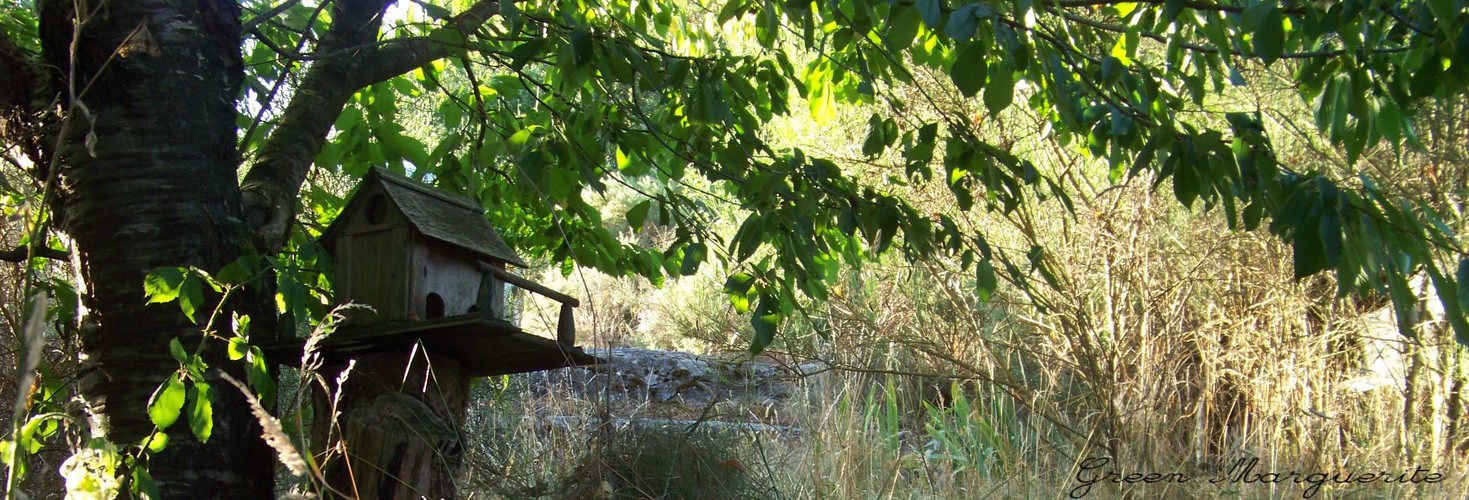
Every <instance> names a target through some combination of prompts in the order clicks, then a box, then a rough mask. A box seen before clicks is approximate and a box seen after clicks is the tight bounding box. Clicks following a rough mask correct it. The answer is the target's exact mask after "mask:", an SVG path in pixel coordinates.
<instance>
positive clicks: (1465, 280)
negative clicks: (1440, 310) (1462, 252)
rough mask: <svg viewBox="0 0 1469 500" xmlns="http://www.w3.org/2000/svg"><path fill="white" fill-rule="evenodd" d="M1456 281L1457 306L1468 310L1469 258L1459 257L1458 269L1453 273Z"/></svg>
mask: <svg viewBox="0 0 1469 500" xmlns="http://www.w3.org/2000/svg"><path fill="white" fill-rule="evenodd" d="M1454 280H1455V281H1458V287H1457V288H1458V290H1459V308H1460V309H1462V310H1464V311H1469V259H1459V269H1458V271H1456V272H1455V273H1454Z"/></svg>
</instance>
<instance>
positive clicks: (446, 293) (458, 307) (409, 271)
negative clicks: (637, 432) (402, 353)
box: [278, 168, 597, 376]
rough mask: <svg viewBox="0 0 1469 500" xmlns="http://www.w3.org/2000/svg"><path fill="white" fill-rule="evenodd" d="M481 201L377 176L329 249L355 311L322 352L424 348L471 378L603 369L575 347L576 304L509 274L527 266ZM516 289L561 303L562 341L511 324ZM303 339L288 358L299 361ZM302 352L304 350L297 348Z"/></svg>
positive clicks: (328, 240) (324, 238) (357, 196)
mask: <svg viewBox="0 0 1469 500" xmlns="http://www.w3.org/2000/svg"><path fill="white" fill-rule="evenodd" d="M484 214H485V210H484V209H483V208H481V207H480V206H479V205H478V204H477V203H475V202H474V201H472V200H470V199H468V198H464V197H462V196H457V195H454V194H451V193H448V192H445V191H443V190H440V189H436V188H433V187H431V186H429V185H426V184H423V183H421V182H418V181H415V180H413V179H409V178H407V177H403V176H400V175H397V174H394V173H391V172H387V171H384V170H382V169H379V168H373V169H372V170H371V171H370V172H369V173H368V174H367V177H366V178H364V179H363V180H362V183H361V184H359V185H358V187H357V189H356V190H355V191H354V192H353V194H352V195H351V197H350V199H349V200H348V202H347V205H346V207H345V208H343V209H342V212H341V214H340V215H338V216H337V218H336V220H335V221H333V222H332V224H331V226H329V227H328V228H327V230H326V231H325V232H323V233H322V235H321V239H320V242H321V244H322V246H323V247H324V248H325V249H326V250H327V252H328V253H329V254H331V256H332V257H333V258H334V259H335V260H336V275H335V280H334V285H335V286H334V288H335V292H336V300H337V302H339V303H349V302H350V303H355V304H362V305H366V306H369V307H370V308H371V309H370V310H367V309H362V310H357V311H353V312H352V313H351V314H350V315H349V317H348V320H347V322H346V324H345V325H344V326H343V327H341V328H339V331H338V332H337V333H336V334H333V335H332V336H331V337H330V338H329V340H328V341H327V343H325V344H323V345H322V346H321V349H322V350H323V351H324V352H327V353H328V354H329V355H332V356H336V357H346V356H350V355H351V353H354V352H363V351H381V350H388V349H394V348H401V347H404V346H408V345H411V344H413V343H415V342H420V341H421V342H423V343H424V345H425V346H426V348H428V349H434V350H436V351H438V352H439V353H444V354H446V355H450V356H452V357H454V358H456V359H458V360H459V361H460V362H461V363H462V364H464V366H465V368H466V370H467V371H468V372H469V373H470V374H471V375H475V376H478V375H497V374H505V373H517V372H525V371H536V370H545V369H552V368H560V367H563V366H572V365H585V364H593V363H596V361H597V360H596V358H594V357H592V356H589V355H587V354H585V353H583V352H582V351H581V350H580V349H576V348H575V347H573V344H574V343H575V340H576V338H575V335H576V333H575V325H574V317H573V314H572V308H573V307H576V306H577V305H578V301H577V300H576V299H575V298H572V297H570V296H567V295H565V294H562V293H559V292H556V291H554V290H551V289H549V288H547V287H545V286H543V285H540V284H538V283H535V282H532V281H530V280H527V279H525V278H522V277H520V276H517V275H515V274H512V273H510V272H509V270H508V269H509V266H518V267H527V266H526V264H525V262H524V261H523V260H521V258H520V256H519V255H516V253H515V251H514V250H511V249H510V247H509V246H508V245H506V244H505V240H503V239H502V238H500V235H499V233H498V232H496V231H495V228H494V227H493V226H492V225H491V224H490V222H489V220H487V219H485V216H484ZM507 285H508V286H514V287H518V288H521V289H524V290H527V291H530V292H534V293H538V294H540V295H543V296H546V297H549V298H551V299H552V300H555V301H557V302H560V303H561V314H560V315H559V324H558V325H557V339H556V341H555V342H552V341H550V340H549V339H543V338H541V337H536V336H533V335H530V334H527V333H525V332H523V331H521V330H520V328H518V327H517V326H516V325H514V324H512V323H511V322H510V321H509V319H510V318H509V314H508V311H507V308H506V295H507ZM301 344H302V339H295V340H294V341H288V342H286V343H285V344H283V346H281V347H280V349H283V350H284V351H286V354H287V355H285V356H278V358H280V359H281V362H283V363H286V364H290V363H291V360H292V359H293V357H292V356H290V355H289V354H290V353H291V352H294V353H295V354H296V355H297V356H294V358H299V353H300V350H299V349H300V345H301ZM292 346H294V347H292Z"/></svg>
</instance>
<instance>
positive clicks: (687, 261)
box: [678, 243, 708, 276]
mask: <svg viewBox="0 0 1469 500" xmlns="http://www.w3.org/2000/svg"><path fill="white" fill-rule="evenodd" d="M707 252H708V250H707V249H706V248H705V247H704V244H703V243H693V244H690V245H689V246H688V247H686V248H684V251H683V262H682V265H681V266H680V267H679V271H678V273H679V274H680V275H683V276H693V275H694V273H697V272H699V264H700V263H702V262H704V257H705V254H706V253H707Z"/></svg>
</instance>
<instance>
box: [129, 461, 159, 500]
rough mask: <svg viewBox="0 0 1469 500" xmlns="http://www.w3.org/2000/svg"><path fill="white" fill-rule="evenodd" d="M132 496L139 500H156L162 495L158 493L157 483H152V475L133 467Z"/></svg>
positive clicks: (142, 469)
mask: <svg viewBox="0 0 1469 500" xmlns="http://www.w3.org/2000/svg"><path fill="white" fill-rule="evenodd" d="M132 490H133V494H134V495H136V496H137V498H139V499H141V500H158V499H161V498H163V495H162V494H160V493H159V492H158V483H157V482H155V481H153V475H152V474H149V473H148V469H146V468H143V467H133V481H132Z"/></svg>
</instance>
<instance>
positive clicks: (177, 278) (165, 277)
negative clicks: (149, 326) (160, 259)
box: [143, 267, 187, 304]
mask: <svg viewBox="0 0 1469 500" xmlns="http://www.w3.org/2000/svg"><path fill="white" fill-rule="evenodd" d="M185 271H187V269H183V268H177V267H159V268H155V269H153V270H152V271H149V272H148V276H146V277H144V278H143V295H144V296H146V297H148V303H149V304H159V303H164V302H168V301H171V300H174V299H176V298H178V296H179V286H180V285H182V284H183V282H184V272H185Z"/></svg>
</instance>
